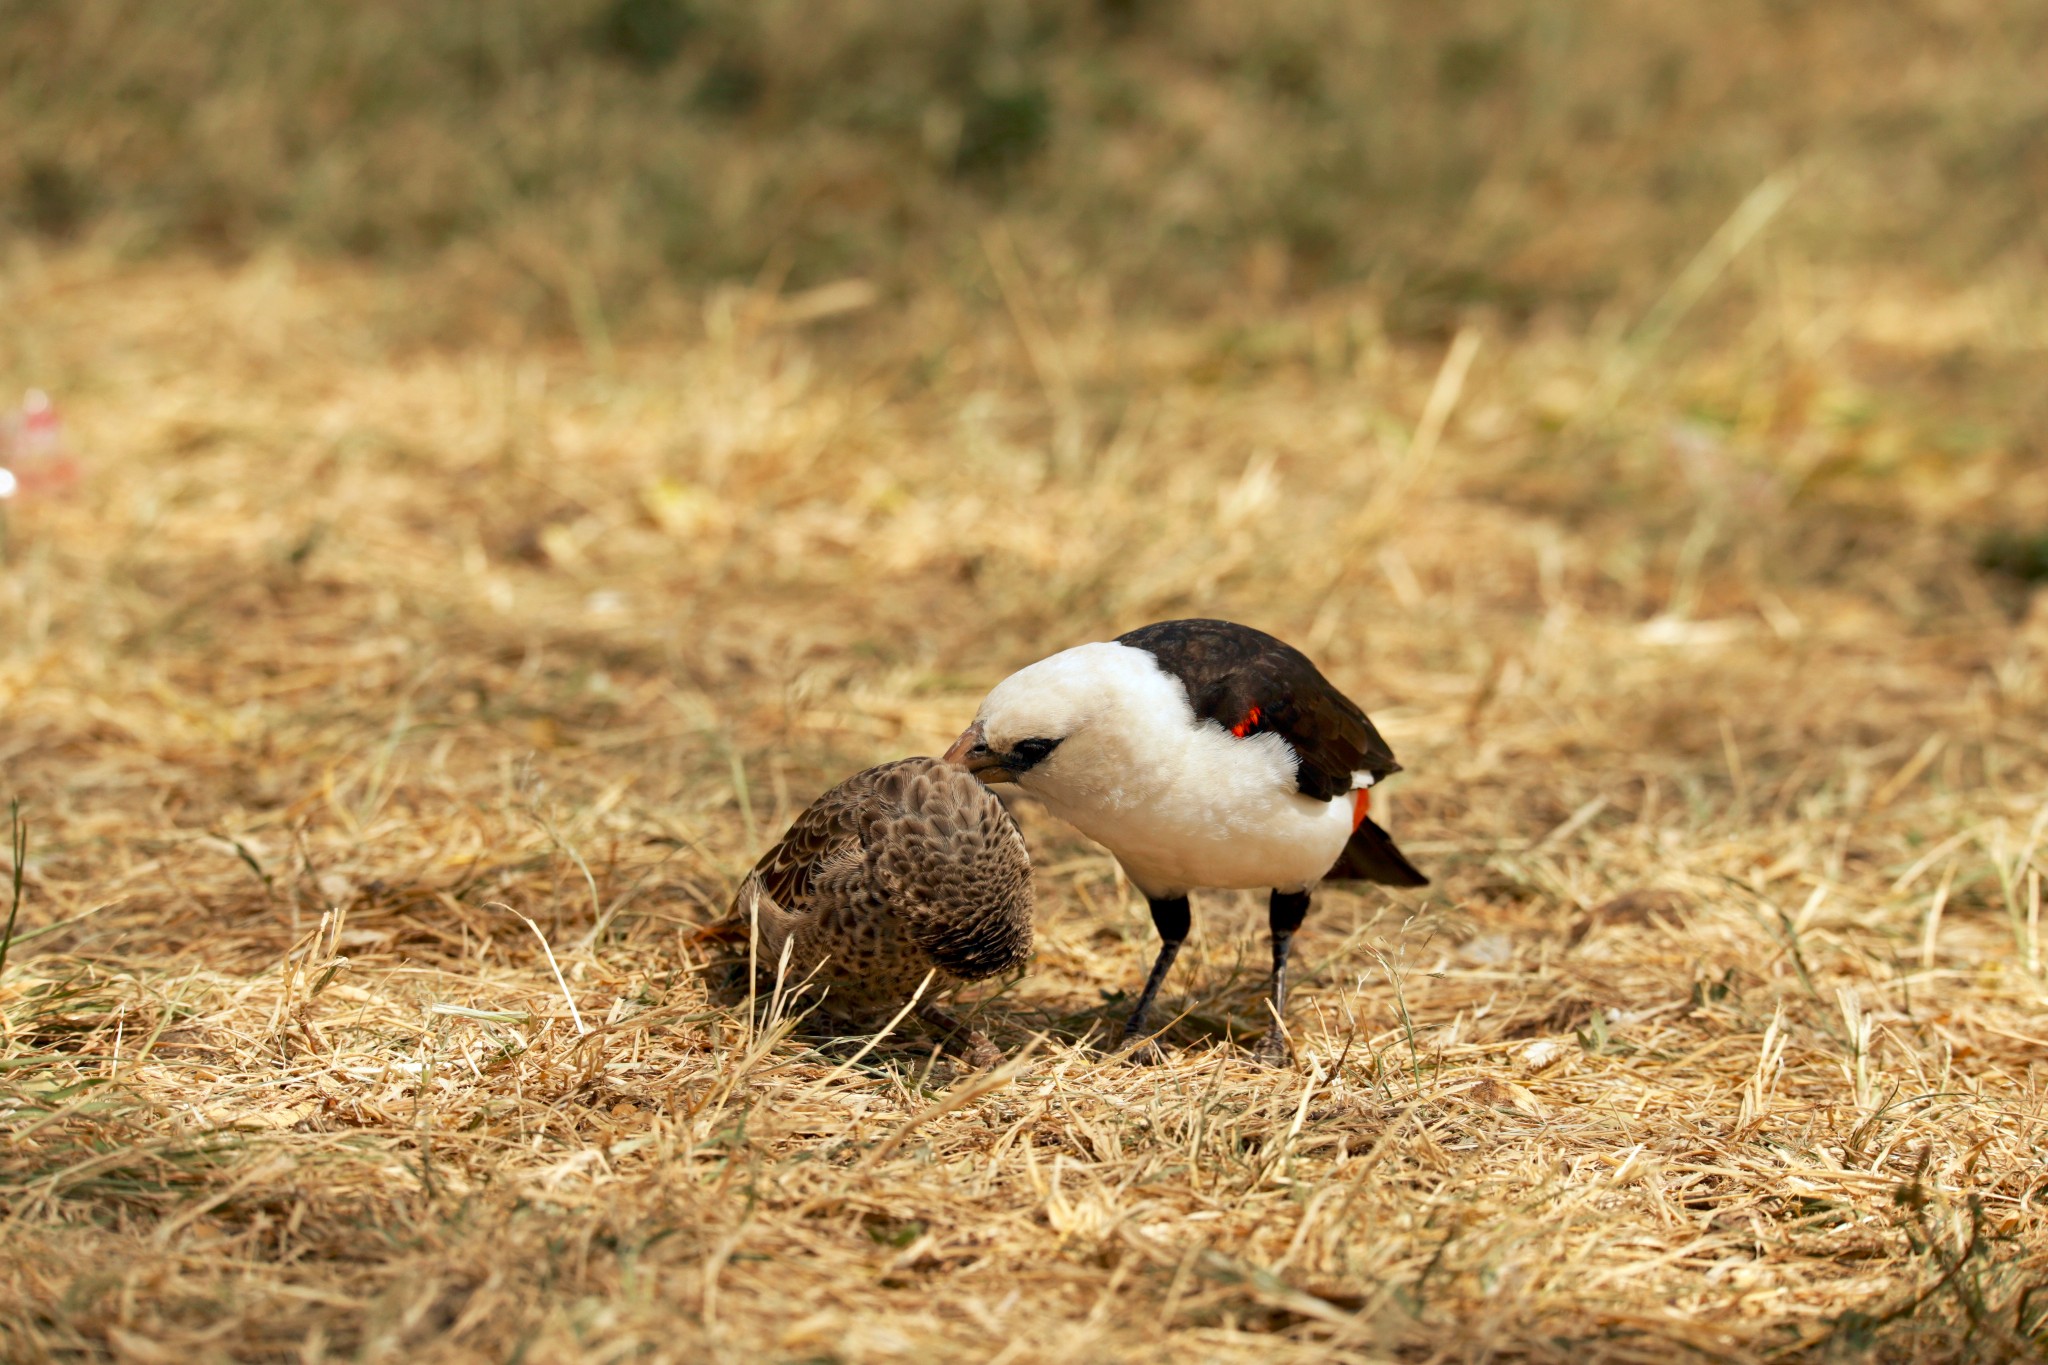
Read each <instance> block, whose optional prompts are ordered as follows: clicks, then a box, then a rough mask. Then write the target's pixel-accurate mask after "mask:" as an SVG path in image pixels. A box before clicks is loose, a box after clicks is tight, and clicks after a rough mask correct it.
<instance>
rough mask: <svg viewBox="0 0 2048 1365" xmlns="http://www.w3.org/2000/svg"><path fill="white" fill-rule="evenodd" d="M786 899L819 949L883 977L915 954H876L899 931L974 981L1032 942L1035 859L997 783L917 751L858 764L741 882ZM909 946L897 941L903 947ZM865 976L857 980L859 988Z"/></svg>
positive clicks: (936, 962) (796, 924) (786, 911)
mask: <svg viewBox="0 0 2048 1365" xmlns="http://www.w3.org/2000/svg"><path fill="white" fill-rule="evenodd" d="M750 885H751V886H758V888H759V889H760V891H762V892H764V893H765V894H766V895H767V896H768V897H769V899H770V900H772V901H773V902H774V903H775V905H776V906H777V907H778V912H777V916H776V922H777V923H778V924H782V925H785V926H787V931H788V932H791V933H794V934H795V935H796V936H797V939H798V943H799V948H800V951H799V956H798V961H799V963H803V962H805V961H806V960H808V959H809V958H810V957H811V956H812V955H813V954H814V953H815V954H817V955H819V956H825V955H829V956H830V957H832V958H834V959H836V960H837V961H838V962H839V964H840V966H841V969H842V970H847V971H860V970H868V971H870V972H871V974H873V975H874V976H875V977H876V978H877V979H878V980H879V979H881V978H890V979H894V978H897V977H899V976H902V975H903V974H905V973H906V972H907V970H908V968H909V967H910V965H911V964H908V963H903V962H896V961H891V962H886V963H885V962H882V961H878V960H877V957H878V954H879V955H887V954H888V953H889V952H890V950H889V949H888V948H887V946H886V945H888V944H891V943H901V942H902V941H903V937H904V935H905V933H906V931H907V937H908V940H909V943H908V944H907V945H905V947H906V948H908V947H909V946H911V945H914V947H915V950H916V951H917V953H918V954H919V955H921V956H922V957H923V958H924V959H926V961H924V962H921V963H919V964H917V967H916V972H915V974H914V975H913V976H911V977H910V978H909V979H913V980H914V979H915V977H917V976H921V975H922V974H923V971H924V969H925V967H927V966H936V967H938V968H939V969H940V970H941V971H942V972H944V973H946V974H948V975H950V976H952V977H954V978H957V979H959V980H965V981H973V980H979V979H981V978H983V977H988V976H993V975H996V974H997V973H999V972H1003V971H1007V970H1009V969H1011V968H1014V967H1017V966H1020V965H1022V964H1023V962H1024V961H1025V960H1026V959H1027V958H1028V957H1029V956H1030V952H1031V911H1032V896H1031V863H1030V857H1029V855H1028V854H1027V853H1026V851H1025V848H1024V840H1023V836H1022V835H1020V834H1019V833H1018V831H1017V826H1016V823H1015V822H1014V821H1012V820H1011V819H1010V815H1009V812H1008V811H1006V810H1004V809H1003V807H1002V803H1001V802H1000V801H998V800H997V799H996V798H995V795H994V794H993V793H992V792H990V791H989V790H988V788H986V787H985V786H983V785H982V784H981V783H980V782H979V781H978V780H977V779H975V777H974V776H973V775H972V774H970V773H968V772H967V771H966V770H965V769H963V768H959V767H956V766H954V765H953V764H950V763H944V762H941V761H940V760H938V759H934V758H907V759H902V760H899V761H898V762H895V763H886V764H883V765H881V766H880V767H876V768H869V769H867V770H866V771H865V772H860V773H856V774H854V775H853V776H852V777H849V778H848V779H846V781H844V782H842V783H840V784H839V785H838V786H836V787H834V788H833V789H832V790H830V791H828V792H826V793H825V794H824V795H823V796H820V797H819V798H818V799H817V800H816V801H814V802H812V803H811V805H810V807H809V808H808V809H807V810H805V811H804V812H803V814H801V815H799V816H798V817H797V818H796V820H795V822H794V823H792V824H791V825H790V827H789V832H788V833H787V834H785V835H783V837H782V839H781V841H780V842H778V843H777V844H776V845H775V846H774V847H773V848H771V849H769V850H768V852H767V853H765V854H763V855H762V857H761V860H760V862H759V863H757V864H756V865H755V867H754V871H753V874H752V875H751V876H750V877H749V878H748V881H747V882H746V883H743V885H742V890H741V895H740V897H739V898H738V899H736V900H735V902H734V913H735V915H736V916H743V915H744V914H745V913H746V909H745V906H744V904H743V903H744V902H745V901H746V899H747V897H748V895H749V892H748V889H747V888H748V886H750ZM896 955H897V956H899V957H900V956H901V955H902V952H901V951H900V950H899V951H897V953H896ZM859 984H860V983H855V985H856V988H857V987H858V985H859Z"/></svg>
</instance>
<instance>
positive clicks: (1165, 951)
mask: <svg viewBox="0 0 2048 1365" xmlns="http://www.w3.org/2000/svg"><path fill="white" fill-rule="evenodd" d="M1193 922H1194V921H1193V917H1192V916H1191V915H1190V914H1189V913H1188V898H1187V897H1186V896H1175V897H1173V898H1172V899H1170V900H1155V901H1153V902H1152V923H1153V925H1154V926H1155V927H1157V928H1158V930H1159V956H1158V957H1156V958H1154V959H1153V960H1152V974H1151V975H1150V976H1148V977H1146V978H1145V989H1144V991H1143V992H1142V993H1141V994H1140V995H1139V996H1138V1007H1137V1008H1136V1009H1134V1010H1132V1011H1131V1017H1130V1018H1129V1019H1128V1020H1126V1021H1125V1023H1124V1041H1125V1042H1129V1041H1130V1040H1131V1039H1133V1038H1135V1037H1137V1036H1138V1035H1139V1034H1140V1033H1143V1032H1144V1031H1145V1016H1146V1015H1148V1014H1150V1013H1151V1012H1152V1001H1153V998H1154V997H1155V996H1157V995H1158V994H1159V983H1160V982H1162V981H1164V980H1166V973H1167V972H1168V971H1170V970H1171V969H1172V967H1173V960H1174V958H1176V957H1178V956H1180V945H1181V944H1183V943H1186V942H1187V941H1188V928H1189V926H1190V925H1191V924H1192V923H1193Z"/></svg>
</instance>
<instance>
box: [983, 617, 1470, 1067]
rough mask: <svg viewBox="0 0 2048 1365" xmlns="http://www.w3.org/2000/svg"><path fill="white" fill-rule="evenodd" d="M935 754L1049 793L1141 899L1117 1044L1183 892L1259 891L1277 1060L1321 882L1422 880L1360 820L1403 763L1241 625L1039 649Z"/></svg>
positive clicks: (1160, 974) (1180, 627) (1148, 994)
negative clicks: (1152, 946)
mask: <svg viewBox="0 0 2048 1365" xmlns="http://www.w3.org/2000/svg"><path fill="white" fill-rule="evenodd" d="M946 758H947V759H948V760H949V761H951V762H955V763H959V764H962V765H964V766H965V767H966V768H967V769H968V770H969V771H971V772H973V773H974V774H975V775H976V776H977V777H979V778H981V780H982V781H984V782H990V783H999V782H1014V783H1016V784H1017V785H1018V786H1019V787H1020V788H1022V789H1023V790H1024V791H1027V792H1029V793H1030V794H1031V795H1033V796H1035V797H1037V798H1038V799H1039V800H1041V801H1043V802H1044V803H1045V805H1046V807H1047V808H1048V809H1050V810H1051V811H1052V812H1053V814H1055V815H1058V816H1059V817H1060V818H1062V819H1064V820H1066V821H1067V822H1068V823H1069V824H1071V825H1073V826H1074V827H1075V828H1076V829H1079V830H1080V831H1081V832H1082V833H1083V834H1086V835H1087V836H1088V837H1089V838H1091V839H1093V840H1095V841H1096V842H1097V843H1100V844H1102V845H1103V846H1105V847H1106V848H1108V849H1109V851H1110V852H1111V853H1112V854H1114V855H1115V856H1116V859H1117V861H1118V862H1119V863H1121V864H1122V865H1123V869H1124V872H1125V873H1126V874H1127V875H1128V876H1129V877H1130V879H1131V882H1132V883H1133V884H1134V885H1135V886H1136V887H1137V888H1138V889H1139V890H1140V891H1142V892H1144V894H1145V897H1146V899H1147V900H1149V901H1150V902H1151V907H1152V922H1153V924H1155V925H1156V926H1157V927H1158V929H1159V936H1160V946H1159V956H1158V958H1157V959H1156V960H1155V961H1154V962H1153V964H1152V972H1151V975H1150V976H1149V977H1148V978H1147V979H1146V981H1145V987H1144V990H1143V991H1142V993H1141V994H1140V995H1139V996H1138V1003H1137V1006H1136V1007H1135V1008H1134V1009H1133V1010H1132V1011H1131V1014H1130V1018H1129V1019H1128V1021H1126V1023H1125V1025H1124V1040H1125V1041H1126V1042H1127V1043H1128V1042H1130V1041H1131V1040H1133V1039H1135V1038H1137V1037H1139V1036H1140V1035H1142V1034H1143V1033H1144V1030H1145V1022H1146V1016H1147V1015H1148V1014H1149V1013H1150V1011H1151V1008H1152V1002H1153V999H1154V997H1156V996H1157V995H1158V994H1159V986H1160V983H1161V982H1162V981H1164V980H1165V978H1166V974H1167V971H1168V969H1170V968H1171V967H1172V966H1173V960H1174V957H1175V956H1176V955H1177V954H1178V953H1179V952H1180V947H1181V944H1182V943H1183V942H1185V941H1186V939H1187V935H1188V928H1189V923H1190V920H1189V913H1188V892H1189V891H1191V890H1193V889H1195V888H1197V887H1215V888H1258V887H1264V888H1268V889H1269V890H1270V891H1271V893H1272V895H1271V899H1270V901H1269V903H1268V913H1269V922H1270V924H1271V927H1272V934H1273V976H1272V986H1271V1005H1272V1011H1273V1023H1274V1027H1273V1028H1272V1030H1271V1031H1270V1032H1268V1034H1267V1035H1266V1039H1265V1042H1264V1043H1263V1044H1262V1045H1261V1052H1262V1054H1263V1055H1264V1056H1266V1057H1267V1058H1268V1059H1269V1060H1277V1059H1279V1058H1281V1057H1284V1056H1285V1052H1286V1038H1285V1032H1284V1029H1283V1028H1282V1027H1281V1020H1282V1017H1283V1015H1282V1011H1283V1009H1284V1008H1285V1005H1286V990H1287V950H1288V945H1289V943H1290V941H1291V940H1292V938H1293V936H1294V931H1295V930H1296V929H1298V928H1299V927H1300V926H1301V922H1302V919H1303V917H1304V916H1306V915H1307V913H1308V906H1309V896H1310V893H1311V892H1313V891H1314V889H1315V887H1316V886H1317V885H1318V884H1319V883H1321V882H1323V881H1327V880H1332V879H1335V880H1352V881H1368V882H1379V883H1382V884H1384V885H1388V886H1422V885H1425V884H1426V883H1427V882H1428V880H1429V879H1428V878H1427V877H1424V876H1423V875H1422V874H1421V873H1420V872H1418V871H1416V870H1415V867H1414V866H1413V864H1411V863H1410V862H1409V861H1408V859H1407V858H1406V857H1404V856H1402V853H1401V851H1400V850H1399V849H1398V848H1396V847H1395V846H1394V841H1393V840H1392V839H1391V838H1389V837H1388V835H1387V832H1386V831H1385V830H1384V829H1381V828H1380V827H1379V826H1378V825H1376V824H1374V823H1373V821H1372V819H1371V817H1370V815H1369V814H1368V813H1367V812H1368V811H1369V810H1370V808H1371V798H1372V788H1373V785H1374V784H1375V783H1377V782H1379V781H1380V780H1382V779H1383V778H1385V777H1387V776H1388V775H1389V774H1391V773H1395V772H1398V771H1400V767H1401V765H1400V764H1398V763H1396V762H1395V761H1394V755H1393V752H1392V750H1390V749H1388V747H1387V744H1386V741H1385V740H1383V739H1381V738H1380V735H1379V732H1378V731H1377V730H1375V729H1374V728H1373V726H1372V722H1371V721H1369V720H1367V719H1366V716H1365V712H1364V711H1362V710H1360V709H1359V708H1358V705H1357V703H1355V702H1353V701H1352V700H1351V699H1350V698H1348V697H1346V696H1345V695H1344V694H1343V693H1341V692H1339V691H1338V690H1337V689H1336V688H1335V687H1334V686H1332V685H1331V683H1330V681H1329V680H1328V679H1327V678H1325V677H1324V676H1323V675H1322V674H1321V673H1320V672H1319V671H1318V670H1317V669H1316V666H1315V665H1314V664H1312V663H1310V662H1309V660H1308V658H1307V656H1306V655H1304V654H1302V653H1301V651H1300V650H1297V649H1295V648H1293V647H1292V646H1290V645H1287V644H1284V643H1282V642H1281V641H1279V640H1276V639H1274V638H1273V637H1272V636H1270V635H1267V634H1266V633H1264V632H1263V631H1258V630H1253V629H1252V628H1251V627H1249V626H1240V625H1236V624H1233V623H1232V622H1229V621H1202V620H1194V621H1162V622H1160V623H1158V624H1156V625H1150V626H1143V627H1140V628H1139V629H1137V630H1134V631H1131V632H1130V633H1128V634H1126V635H1120V636H1118V637H1117V638H1116V639H1115V640H1113V641H1109V642H1105V643H1099V644H1086V645H1079V646H1076V647H1075V648H1073V649H1068V650H1064V651H1062V652H1060V653H1058V654H1055V655H1053V656H1052V657H1051V658H1048V659H1041V660H1040V661H1038V662H1037V663H1035V664H1032V665H1031V666H1030V667H1028V668H1024V669H1020V670H1019V671H1017V672H1016V673H1013V674H1011V675H1010V676H1009V677H1007V678H1005V679H1004V680H1003V681H1002V682H1000V683H997V684H996V686H995V689H994V690H993V691H991V692H990V693H989V694H988V696H987V698H986V699H984V700H983V702H982V704H981V710H980V712H979V714H978V715H977V716H976V717H975V720H974V724H973V725H971V726H969V727H968V728H967V731H966V732H965V733H964V734H962V735H961V736H960V738H959V739H958V740H957V741H955V743H954V745H953V747H952V748H951V749H949V750H948V751H947V753H946Z"/></svg>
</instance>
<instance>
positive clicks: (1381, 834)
mask: <svg viewBox="0 0 2048 1365" xmlns="http://www.w3.org/2000/svg"><path fill="white" fill-rule="evenodd" d="M1324 880H1326V881H1333V882H1378V883H1379V884H1380V885H1381V886H1428V885H1429V878H1427V877H1425V876H1423V875H1422V874H1421V873H1420V872H1418V871H1416V870H1415V864H1413V863H1411V862H1409V861H1408V859H1407V857H1406V856H1405V855H1404V854H1403V853H1402V852H1401V850H1400V849H1398V848H1395V847H1394V840H1393V838H1392V836H1390V835H1389V834H1388V833H1387V832H1386V831H1385V830H1383V829H1381V828H1380V827H1379V826H1378V825H1376V824H1374V823H1373V822H1372V821H1371V820H1370V819H1362V820H1360V821H1359V822H1358V828H1357V829H1355V830H1353V831H1352V832H1351V842H1350V843H1348V844H1346V845H1344V852H1343V853H1341V854H1339V855H1338V857H1337V865H1336V866H1335V867H1333V868H1331V869H1330V871H1329V875H1328V876H1327V877H1326V878H1325V879H1324Z"/></svg>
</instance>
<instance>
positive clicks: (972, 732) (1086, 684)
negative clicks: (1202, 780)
mask: <svg viewBox="0 0 2048 1365" xmlns="http://www.w3.org/2000/svg"><path fill="white" fill-rule="evenodd" d="M1193 718H1194V713H1193V711H1192V709H1191V708H1190V707H1189V705H1188V699H1187V689H1186V688H1184V687H1183V686H1182V685H1181V683H1180V681H1179V680H1178V679H1177V678H1174V677H1172V676H1171V675H1169V674H1167V673H1166V672H1164V671H1163V670H1162V669H1161V668H1160V667H1159V665H1158V663H1157V662H1156V661H1155V660H1154V659H1153V657H1152V656H1151V655H1150V654H1149V653H1147V652H1146V651H1144V650H1142V649H1133V648H1131V647H1130V646H1129V645H1119V644H1092V645H1077V646H1075V647H1074V648H1073V649H1069V650H1064V651H1062V652H1060V653H1058V654H1055V655H1053V656H1052V657H1051V658H1049V659H1041V660H1039V661H1038V662H1037V663H1035V664H1032V665H1031V666H1030V667H1028V668H1023V669H1019V670H1018V671H1017V672H1015V673H1012V674H1011V675H1010V676H1009V677H1007V678H1005V679H1003V680H1002V681H1001V682H999V683H997V684H996V686H995V689H994V690H993V691H991V692H990V693H989V694H988V696H987V697H986V698H984V699H983V701H982V703H981V711H980V713H979V714H978V715H977V716H976V717H975V719H974V724H972V725H970V726H968V727H967V730H966V731H965V732H964V733H963V734H962V735H961V736H960V738H959V739H957V740H955V741H954V743H953V747H952V748H950V749H948V750H947V751H946V758H947V760H948V761H950V762H954V763H961V764H965V765H966V766H967V768H968V769H969V770H970V771H971V772H973V773H974V774H975V776H977V777H979V778H980V779H981V780H982V781H984V782H987V783H991V784H994V783H998V782H1014V783H1016V784H1017V785H1018V786H1020V787H1022V788H1023V789H1024V790H1026V791H1028V792H1030V793H1032V794H1033V795H1035V796H1038V797H1040V798H1042V799H1044V800H1045V801H1047V802H1048V803H1049V804H1051V805H1053V806H1055V807H1070V808H1071V807H1075V806H1097V805H1103V804H1108V805H1112V806H1115V805H1122V804H1124V803H1125V802H1127V801H1130V800H1135V799H1140V798H1141V797H1142V795H1143V792H1144V790H1145V788H1146V787H1147V786H1148V785H1150V777H1151V774H1152V770H1153V768H1154V765H1153V764H1151V763H1148V762H1145V761H1144V760H1145V757H1146V755H1147V754H1148V753H1152V752H1156V746H1157V745H1158V744H1159V743H1161V742H1162V741H1164V740H1165V738H1166V736H1167V735H1168V734H1172V733H1184V732H1185V731H1186V730H1187V728H1188V726H1189V725H1190V723H1191V722H1192V721H1193Z"/></svg>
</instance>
